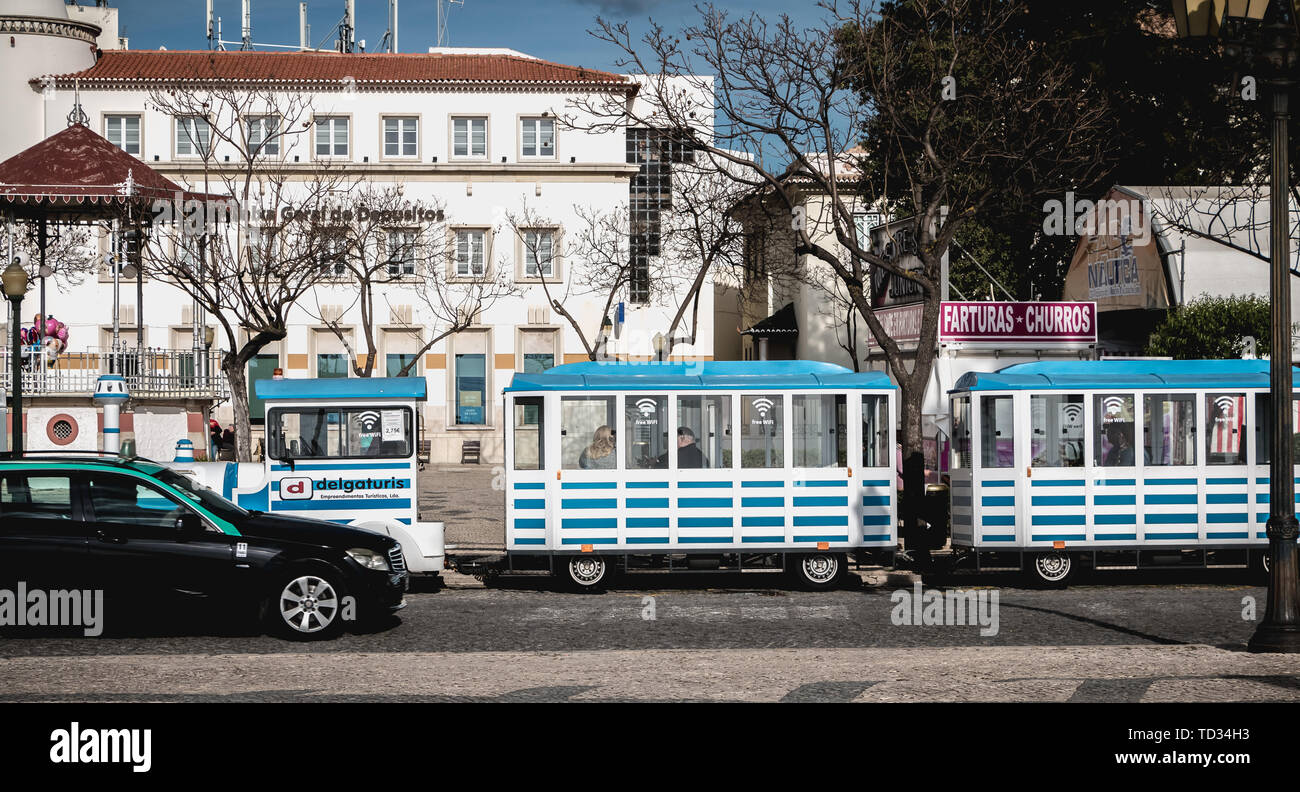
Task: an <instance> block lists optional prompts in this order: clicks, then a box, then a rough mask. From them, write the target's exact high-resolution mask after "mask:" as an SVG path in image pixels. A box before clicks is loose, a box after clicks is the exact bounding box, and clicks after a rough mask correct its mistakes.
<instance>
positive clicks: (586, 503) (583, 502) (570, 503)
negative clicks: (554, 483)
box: [560, 498, 618, 509]
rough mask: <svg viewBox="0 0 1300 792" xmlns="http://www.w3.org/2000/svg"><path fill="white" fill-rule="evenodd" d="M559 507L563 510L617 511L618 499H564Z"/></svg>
mask: <svg viewBox="0 0 1300 792" xmlns="http://www.w3.org/2000/svg"><path fill="white" fill-rule="evenodd" d="M560 506H561V507H563V508H565V509H617V508H618V498H564V499H562V500H561V501H560Z"/></svg>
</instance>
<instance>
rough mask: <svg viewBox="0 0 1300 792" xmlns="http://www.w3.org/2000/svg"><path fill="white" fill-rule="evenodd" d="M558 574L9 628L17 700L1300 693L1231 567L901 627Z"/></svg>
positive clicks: (1064, 697)
mask: <svg viewBox="0 0 1300 792" xmlns="http://www.w3.org/2000/svg"><path fill="white" fill-rule="evenodd" d="M470 580H471V581H472V579H470ZM503 583H506V582H505V581H503ZM540 584H541V581H534V580H522V581H519V580H517V581H510V582H508V585H506V586H504V587H498V588H482V587H477V588H475V587H473V584H472V582H461V581H457V583H456V585H464V586H466V587H463V588H452V587H448V588H445V589H442V590H437V591H429V592H421V593H414V594H411V595H408V602H409V606H408V607H407V608H406V609H405V610H404V611H402V612H401V616H400V621H397V620H395V621H394V623H391V624H386V625H381V626H378V627H374V628H371V629H368V630H365V631H359V632H355V633H349V634H346V635H344V636H342V637H340V638H339V639H337V640H333V641H326V642H321V643H311V644H298V643H291V642H286V641H281V640H278V639H275V638H272V637H269V636H265V635H260V634H258V632H257V630H256V628H254V627H249V626H247V625H245V626H244V627H243V628H242V629H236V628H233V627H232V628H231V629H229V630H225V631H214V630H212V629H210V628H209V627H208V626H207V625H205V624H204V625H203V626H200V627H195V628H192V629H183V628H178V629H168V628H167V627H166V626H165V625H155V629H153V630H143V631H140V632H136V633H129V634H126V635H123V634H121V633H118V634H116V635H112V636H110V637H104V638H99V639H88V638H79V637H78V638H66V637H65V638H53V637H44V636H35V637H19V638H15V639H10V640H0V675H3V678H4V679H5V680H6V683H5V686H4V690H3V691H2V692H0V701H188V700H239V701H245V700H247V701H297V700H313V701H317V700H338V701H354V700H404V701H452V700H458V701H516V700H523V701H610V700H655V701H686V700H744V701H782V700H784V701H1296V700H1300V667H1297V665H1296V664H1295V660H1294V658H1290V657H1285V656H1267V655H1250V654H1247V653H1245V652H1244V651H1243V649H1244V645H1245V642H1246V640H1248V639H1249V637H1250V635H1251V633H1252V632H1253V630H1254V627H1255V622H1253V621H1250V620H1249V619H1244V618H1243V604H1242V603H1243V600H1244V599H1245V598H1248V597H1254V598H1256V599H1262V594H1263V591H1262V589H1258V588H1254V587H1250V586H1247V585H1243V584H1239V583H1234V582H1233V581H1232V580H1231V579H1222V578H1221V579H1220V580H1219V581H1218V582H1192V583H1186V584H1177V585H1167V584H1163V585H1162V584H1149V585H1118V586H1080V587H1075V588H1072V589H1070V590H1068V591H1030V590H1024V589H1014V588H1004V589H1001V590H999V594H1000V616H999V624H998V628H999V629H998V632H997V634H996V635H981V634H980V629H979V627H978V626H977V625H966V626H937V625H936V626H909V625H899V624H897V623H896V622H895V620H894V618H893V612H894V609H895V601H894V597H895V595H896V594H897V592H899V591H905V590H907V589H906V588H894V587H883V588H871V587H862V586H857V587H853V586H849V587H846V588H845V589H844V590H841V591H833V592H821V593H808V592H799V591H791V590H789V589H787V588H785V587H783V586H782V585H781V584H780V583H779V582H778V581H777V580H775V579H772V578H770V577H765V576H764V577H762V578H761V579H759V578H755V579H750V578H746V579H745V580H744V581H743V582H740V581H738V579H737V578H736V577H728V576H722V575H703V576H700V577H691V578H690V579H689V580H688V579H686V578H675V579H661V578H637V579H629V580H627V581H624V582H623V583H621V584H620V585H619V587H618V588H617V589H615V590H612V591H610V592H608V593H606V594H604V595H581V594H568V593H561V592H557V591H553V590H549V589H548V588H546V587H545V586H544V585H540ZM650 617H653V618H650ZM187 623H188V622H187ZM198 623H199V624H203V622H198ZM112 632H113V631H112V630H111V629H110V633H112Z"/></svg>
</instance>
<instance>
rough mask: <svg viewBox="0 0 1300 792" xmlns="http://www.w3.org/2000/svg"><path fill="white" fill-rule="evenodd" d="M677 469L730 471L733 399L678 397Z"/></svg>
mask: <svg viewBox="0 0 1300 792" xmlns="http://www.w3.org/2000/svg"><path fill="white" fill-rule="evenodd" d="M677 424H678V426H677V467H678V468H729V467H731V397H730V396H679V397H677Z"/></svg>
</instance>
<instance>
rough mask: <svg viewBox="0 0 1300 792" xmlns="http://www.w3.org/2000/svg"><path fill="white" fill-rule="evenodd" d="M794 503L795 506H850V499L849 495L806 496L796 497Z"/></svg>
mask: <svg viewBox="0 0 1300 792" xmlns="http://www.w3.org/2000/svg"><path fill="white" fill-rule="evenodd" d="M794 505H795V506H848V505H849V499H848V497H847V496H845V497H843V498H836V497H826V496H822V497H804V498H799V497H796V498H795V499H794Z"/></svg>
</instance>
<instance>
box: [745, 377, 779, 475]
mask: <svg viewBox="0 0 1300 792" xmlns="http://www.w3.org/2000/svg"><path fill="white" fill-rule="evenodd" d="M740 422H741V426H740V466H741V467H747V468H779V467H785V454H784V453H783V452H784V450H785V405H784V403H783V398H782V396H781V394H779V393H777V394H768V395H762V394H745V396H743V397H741V400H740Z"/></svg>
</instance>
